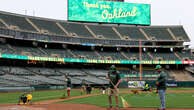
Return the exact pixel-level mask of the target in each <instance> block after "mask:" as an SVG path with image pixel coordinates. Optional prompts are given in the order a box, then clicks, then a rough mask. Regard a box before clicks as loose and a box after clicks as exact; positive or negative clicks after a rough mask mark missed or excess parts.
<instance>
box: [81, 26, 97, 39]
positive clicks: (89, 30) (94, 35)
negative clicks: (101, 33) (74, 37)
mask: <svg viewBox="0 0 194 110" xmlns="http://www.w3.org/2000/svg"><path fill="white" fill-rule="evenodd" d="M84 26H85V28H86V29H87V30H88V32H90V34H91V35H92V36H93V37H94V38H98V37H97V36H96V34H95V33H94V32H93V31H92V30H91V29H90V28H89V27H88V26H87V25H84Z"/></svg>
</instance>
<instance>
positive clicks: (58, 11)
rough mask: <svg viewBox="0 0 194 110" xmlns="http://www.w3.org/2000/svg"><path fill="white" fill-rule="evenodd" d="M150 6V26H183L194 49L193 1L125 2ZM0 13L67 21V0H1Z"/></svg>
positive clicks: (143, 0) (156, 0) (152, 0)
mask: <svg viewBox="0 0 194 110" xmlns="http://www.w3.org/2000/svg"><path fill="white" fill-rule="evenodd" d="M125 2H137V3H149V4H151V25H183V27H184V29H185V31H186V33H187V34H188V36H189V37H190V39H191V42H190V43H187V44H190V45H191V47H192V48H193V47H194V37H193V36H194V14H193V12H192V11H194V7H193V5H194V0H125ZM0 11H7V12H12V13H18V14H23V15H31V16H38V17H44V18H52V19H59V20H66V19H67V0H1V3H0Z"/></svg>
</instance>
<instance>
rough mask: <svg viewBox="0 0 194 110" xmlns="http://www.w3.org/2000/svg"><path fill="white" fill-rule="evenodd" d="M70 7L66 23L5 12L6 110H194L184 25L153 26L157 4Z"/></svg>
mask: <svg viewBox="0 0 194 110" xmlns="http://www.w3.org/2000/svg"><path fill="white" fill-rule="evenodd" d="M67 4H68V5H67V8H68V11H67V20H57V19H50V18H43V17H36V16H29V15H24V14H23V15H22V14H18V13H12V12H6V11H1V10H0V110H193V109H194V66H193V64H194V54H193V52H194V51H193V50H192V49H191V48H190V47H189V46H188V45H184V44H185V43H188V42H191V40H190V38H191V37H190V36H188V34H187V33H186V31H185V28H184V25H157V26H155V25H151V5H150V4H143V3H128V2H125V1H124V0H68V3H67ZM111 96H112V98H111Z"/></svg>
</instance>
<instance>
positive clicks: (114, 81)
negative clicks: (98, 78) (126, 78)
mask: <svg viewBox="0 0 194 110" xmlns="http://www.w3.org/2000/svg"><path fill="white" fill-rule="evenodd" d="M106 78H107V79H108V80H109V86H110V88H109V89H108V101H109V109H111V108H112V107H113V105H112V97H111V96H112V95H114V96H115V99H116V110H118V109H119V91H118V89H117V86H118V85H119V83H120V81H121V80H120V79H121V78H120V75H119V72H118V71H117V70H116V67H115V65H112V66H111V68H110V70H109V72H108V74H107V76H106Z"/></svg>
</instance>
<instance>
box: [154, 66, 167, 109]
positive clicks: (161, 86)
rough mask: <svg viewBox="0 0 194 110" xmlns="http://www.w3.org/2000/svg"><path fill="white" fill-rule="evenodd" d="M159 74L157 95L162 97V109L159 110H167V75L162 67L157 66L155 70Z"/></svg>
mask: <svg viewBox="0 0 194 110" xmlns="http://www.w3.org/2000/svg"><path fill="white" fill-rule="evenodd" d="M155 69H156V70H157V71H158V73H159V76H158V79H157V81H156V87H157V91H156V92H157V93H159V95H160V101H161V107H160V108H159V109H158V110H165V92H166V88H167V87H166V81H167V75H166V73H165V72H164V71H162V66H160V65H157V66H156V68H155Z"/></svg>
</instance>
